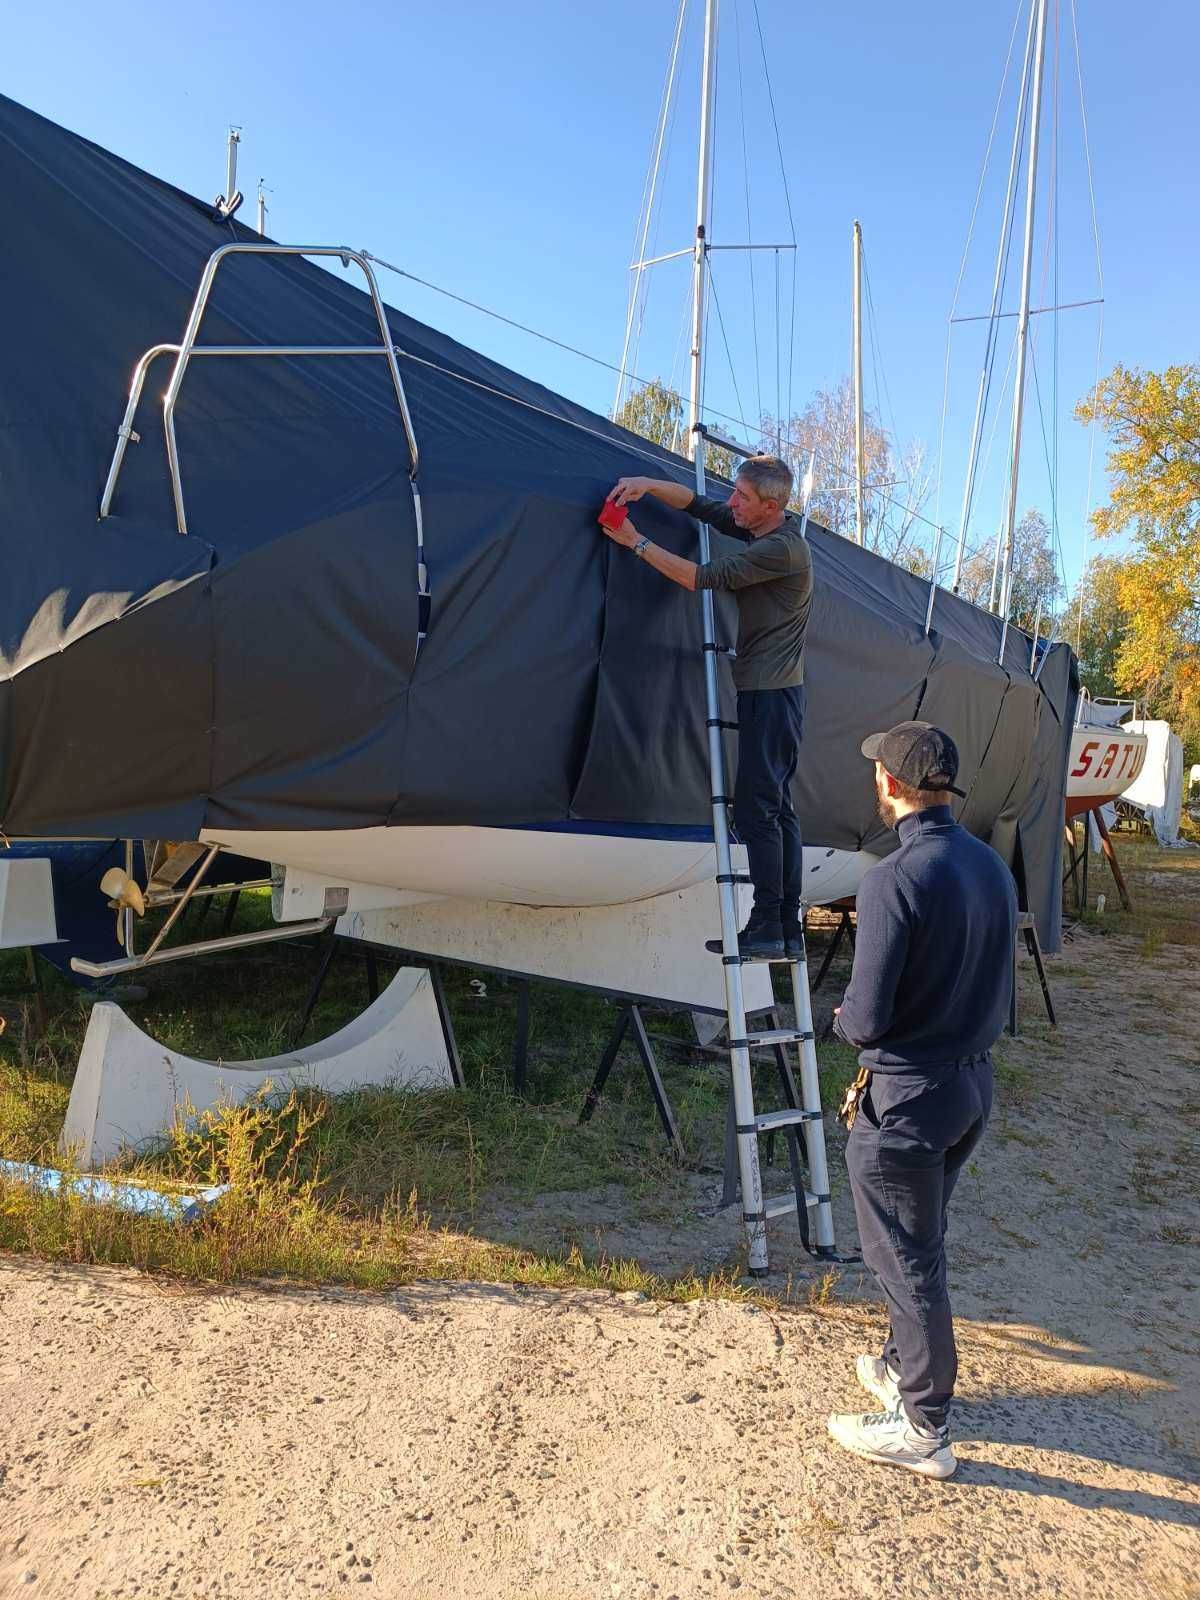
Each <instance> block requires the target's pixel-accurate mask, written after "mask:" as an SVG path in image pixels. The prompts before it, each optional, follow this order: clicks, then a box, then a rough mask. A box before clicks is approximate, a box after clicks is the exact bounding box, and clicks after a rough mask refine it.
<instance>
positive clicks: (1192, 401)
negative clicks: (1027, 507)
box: [1076, 363, 1200, 760]
mask: <svg viewBox="0 0 1200 1600" xmlns="http://www.w3.org/2000/svg"><path fill="white" fill-rule="evenodd" d="M1076 415H1077V416H1078V417H1079V419H1080V420H1081V421H1082V422H1085V423H1090V422H1093V421H1094V422H1095V423H1096V424H1097V425H1098V426H1099V427H1101V428H1103V429H1104V431H1105V432H1106V433H1107V435H1108V438H1109V454H1108V470H1109V474H1110V477H1111V484H1110V494H1109V503H1108V505H1106V506H1102V507H1100V509H1099V510H1098V511H1096V512H1095V513H1094V514H1093V518H1092V521H1093V524H1094V526H1095V529H1096V532H1097V534H1098V535H1099V536H1100V537H1101V538H1108V537H1110V536H1111V535H1113V534H1118V533H1129V534H1131V535H1132V539H1133V552H1132V554H1131V555H1130V556H1129V557H1128V559H1126V560H1125V561H1123V562H1121V563H1120V565H1119V570H1118V572H1117V578H1116V584H1117V595H1118V598H1119V601H1120V606H1121V610H1122V613H1123V617H1124V621H1123V626H1122V633H1121V641H1120V646H1119V649H1118V651H1117V659H1116V671H1117V675H1118V676H1119V677H1120V678H1121V679H1122V680H1123V682H1124V684H1125V687H1126V689H1127V690H1133V691H1135V692H1137V693H1139V694H1142V695H1144V696H1145V697H1146V698H1147V699H1148V700H1149V702H1150V704H1151V706H1152V707H1155V708H1156V709H1157V712H1158V714H1159V715H1161V716H1165V717H1166V718H1167V720H1168V721H1170V722H1172V723H1173V724H1174V726H1175V730H1176V732H1177V733H1179V734H1180V735H1181V737H1182V738H1183V739H1184V741H1185V743H1186V744H1187V745H1188V747H1189V752H1190V757H1191V759H1193V760H1194V759H1195V758H1196V755H1197V753H1200V365H1197V364H1196V363H1191V364H1187V365H1182V366H1172V367H1168V368H1166V370H1165V371H1163V372H1161V373H1158V372H1142V371H1140V370H1139V369H1137V368H1129V367H1123V366H1117V367H1114V369H1113V370H1112V372H1110V373H1109V375H1108V377H1107V378H1105V379H1104V380H1103V381H1102V382H1101V383H1100V384H1099V385H1098V386H1097V389H1096V393H1095V394H1094V395H1093V396H1090V397H1089V398H1088V399H1086V400H1084V401H1082V402H1081V403H1080V405H1079V406H1078V408H1077V411H1076Z"/></svg>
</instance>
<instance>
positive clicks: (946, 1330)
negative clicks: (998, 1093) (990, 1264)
mask: <svg viewBox="0 0 1200 1600" xmlns="http://www.w3.org/2000/svg"><path fill="white" fill-rule="evenodd" d="M991 1109H992V1062H991V1057H990V1056H980V1057H976V1058H975V1059H974V1060H973V1061H968V1062H963V1063H961V1064H959V1065H957V1066H949V1067H934V1068H929V1069H923V1070H920V1071H916V1072H902V1073H899V1072H897V1073H893V1072H873V1073H872V1074H871V1080H870V1083H869V1084H868V1086H867V1088H866V1090H865V1092H864V1094H863V1098H862V1102H861V1104H860V1105H859V1108H858V1115H857V1117H856V1118H855V1119H854V1126H853V1128H851V1130H850V1137H849V1140H848V1141H847V1144H846V1165H847V1167H848V1168H849V1171H850V1188H851V1192H852V1193H853V1195H854V1211H855V1215H856V1217H857V1219H858V1235H859V1239H860V1241H861V1243H862V1252H863V1260H864V1261H865V1262H866V1264H867V1266H868V1267H870V1269H871V1271H872V1272H873V1273H874V1274H875V1276H876V1278H877V1279H878V1280H879V1287H880V1288H881V1289H882V1291H883V1296H884V1299H885V1300H886V1301H887V1306H888V1311H889V1312H890V1314H891V1328H890V1329H889V1331H888V1337H887V1342H886V1343H885V1345H884V1347H883V1356H884V1359H885V1360H886V1361H887V1363H888V1365H889V1366H890V1367H891V1369H892V1371H893V1372H898V1373H899V1374H900V1397H901V1400H902V1401H903V1404H904V1409H905V1411H906V1412H907V1414H908V1417H909V1420H910V1421H912V1422H915V1423H916V1424H917V1425H918V1427H922V1428H941V1427H944V1426H945V1424H946V1421H947V1418H948V1417H949V1414H950V1401H951V1398H952V1396H953V1394H954V1382H955V1379H956V1378H957V1376H958V1352H957V1350H956V1349H955V1345H954V1323H953V1321H952V1318H951V1314H950V1295H949V1293H948V1291H947V1287H946V1243H945V1241H946V1208H947V1206H948V1205H949V1204H950V1196H951V1195H952V1194H953V1193H954V1186H955V1184H956V1183H957V1182H958V1177H959V1174H960V1173H961V1171H962V1169H963V1165H964V1164H965V1162H966V1161H967V1159H968V1157H969V1156H970V1154H971V1152H972V1151H973V1150H974V1148H975V1146H976V1145H977V1144H978V1143H979V1140H980V1138H981V1136H982V1134H983V1130H984V1128H985V1127H986V1125H987V1119H988V1116H989V1113H990V1112H991Z"/></svg>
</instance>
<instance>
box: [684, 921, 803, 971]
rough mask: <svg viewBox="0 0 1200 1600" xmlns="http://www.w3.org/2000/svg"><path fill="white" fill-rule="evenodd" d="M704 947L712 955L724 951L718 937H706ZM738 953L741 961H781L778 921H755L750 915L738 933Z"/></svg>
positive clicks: (781, 952)
mask: <svg viewBox="0 0 1200 1600" xmlns="http://www.w3.org/2000/svg"><path fill="white" fill-rule="evenodd" d="M704 948H705V949H706V950H708V951H710V952H711V953H712V954H713V955H714V956H719V955H724V953H725V946H724V945H723V944H722V943H721V941H720V939H706V940H705V941H704ZM738 955H740V956H741V958H742V960H743V961H782V959H783V955H784V948H783V928H782V927H781V926H780V924H779V923H778V922H755V920H754V919H753V917H752V918H751V919H750V921H749V922H748V923H747V924H746V926H745V927H744V928H743V929H742V931H741V932H740V933H739V934H738Z"/></svg>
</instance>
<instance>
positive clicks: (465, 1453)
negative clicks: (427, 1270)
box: [0, 932, 1200, 1600]
mask: <svg viewBox="0 0 1200 1600" xmlns="http://www.w3.org/2000/svg"><path fill="white" fill-rule="evenodd" d="M1196 956H1197V951H1196V950H1195V949H1189V948H1186V947H1182V946H1177V945H1168V946H1166V947H1164V948H1162V949H1159V950H1158V951H1156V952H1153V953H1152V956H1151V957H1147V956H1146V955H1145V953H1144V952H1141V951H1140V950H1139V946H1138V944H1137V942H1135V941H1134V940H1131V939H1125V938H1114V937H1109V938H1100V937H1098V936H1096V935H1088V934H1086V933H1083V932H1081V934H1080V936H1079V937H1078V938H1077V939H1076V940H1075V942H1074V943H1073V944H1071V945H1069V946H1068V947H1067V950H1066V952H1065V953H1064V955H1063V957H1062V958H1060V959H1059V960H1057V961H1055V962H1054V963H1053V968H1052V981H1053V984H1054V990H1055V994H1056V997H1057V999H1058V1001H1059V1005H1060V1009H1061V1013H1062V1026H1061V1028H1060V1030H1059V1031H1058V1032H1057V1033H1055V1034H1051V1033H1050V1032H1049V1030H1047V1029H1046V1028H1045V1026H1044V1021H1042V1020H1040V1019H1039V1011H1038V1006H1039V1004H1040V1002H1039V1001H1038V1000H1037V999H1036V996H1035V993H1034V991H1033V990H1031V989H1030V988H1029V986H1028V985H1026V992H1025V998H1024V1010H1023V1016H1024V1018H1025V1031H1024V1035H1023V1037H1022V1039H1020V1040H1019V1041H1016V1042H1014V1043H1011V1044H1009V1045H1008V1046H1007V1047H1006V1050H1007V1055H1008V1060H1009V1062H1010V1063H1011V1064H1012V1066H1013V1067H1015V1068H1017V1069H1018V1076H1017V1079H1016V1080H1015V1081H1014V1080H1013V1079H1012V1077H1011V1074H1010V1080H1009V1084H1008V1088H1007V1090H1006V1091H1005V1093H1003V1094H1002V1095H1001V1097H1000V1099H999V1101H998V1106H997V1112H996V1116H995V1120H994V1123H993V1127H992V1130H991V1132H990V1135H989V1139H988V1141H987V1143H986V1144H985V1146H984V1147H983V1148H982V1150H981V1152H980V1156H979V1159H978V1161H977V1162H973V1163H972V1165H971V1168H970V1169H969V1171H968V1174H967V1177H966V1178H965V1179H964V1181H963V1184H962V1185H961V1188H960V1192H959V1195H958V1196H957V1197H956V1200H955V1205H954V1214H953V1232H952V1239H951V1273H952V1284H953V1288H954V1293H955V1300H956V1306H957V1309H958V1312H959V1315H960V1343H961V1348H962V1365H963V1371H962V1385H961V1395H962V1399H963V1402H964V1403H963V1404H962V1406H961V1407H960V1408H959V1411H958V1413H957V1415H956V1419H955V1426H956V1436H957V1447H958V1450H959V1454H960V1458H961V1460H962V1462H963V1466H962V1467H961V1469H960V1472H959V1476H958V1477H957V1478H956V1479H954V1480H951V1481H950V1482H949V1483H947V1484H930V1483H927V1482H924V1481H921V1480H914V1479H910V1478H908V1477H906V1476H904V1475H902V1474H899V1473H897V1472H895V1471H894V1470H891V1469H887V1468H882V1467H872V1466H869V1465H865V1464H862V1465H860V1464H858V1463H856V1462H854V1461H853V1460H852V1459H850V1458H848V1457H846V1456H843V1455H842V1454H840V1453H839V1452H836V1451H835V1450H834V1449H833V1447H832V1446H831V1445H830V1444H829V1443H828V1441H827V1439H826V1437H825V1433H824V1424H823V1419H824V1415H825V1413H826V1412H827V1411H828V1410H829V1409H830V1408H831V1407H836V1408H848V1407H851V1406H858V1405H860V1404H865V1402H864V1401H863V1399H862V1397H861V1396H860V1394H859V1392H858V1391H857V1389H856V1387H855V1385H854V1383H853V1380H852V1379H851V1377H850V1370H851V1364H852V1361H853V1357H854V1355H855V1354H856V1353H857V1352H858V1351H859V1350H861V1349H865V1348H870V1347H872V1346H873V1345H874V1344H875V1342H876V1341H877V1339H878V1337H879V1331H880V1324H879V1322H878V1315H877V1311H876V1310H875V1308H874V1307H873V1306H872V1305H871V1304H870V1303H869V1302H868V1301H867V1300H864V1298H863V1296H864V1295H868V1294H869V1293H870V1286H869V1284H868V1283H866V1282H865V1281H864V1280H863V1279H862V1277H861V1275H860V1274H857V1273H854V1272H849V1273H847V1274H846V1275H845V1277H844V1278H843V1280H842V1282H841V1283H840V1284H839V1285H838V1286H837V1291H836V1293H837V1298H836V1300H835V1302H834V1303H833V1304H831V1305H830V1306H828V1307H826V1308H824V1309H822V1310H813V1309H808V1308H804V1309H796V1308H789V1309H785V1310H779V1311H774V1312H771V1313H767V1312H765V1311H762V1310H757V1309H753V1308H749V1307H744V1306H736V1305H732V1304H729V1303H725V1302H703V1303H699V1304H695V1305H691V1306H688V1307H661V1308H660V1307H657V1306H655V1305H654V1304H652V1303H650V1302H647V1301H644V1300H641V1299H639V1298H637V1297H627V1298H624V1299H613V1298H611V1297H608V1296H604V1295H596V1294H585V1293H569V1294H558V1295H556V1294H549V1293H544V1292H523V1291H519V1290H512V1289H500V1288H486V1287H482V1288H481V1287H478V1286H469V1285H450V1284H426V1285H420V1286H417V1287H415V1288H411V1289H407V1290H404V1291H401V1292H398V1293H396V1294H393V1295H389V1296H387V1297H380V1298H375V1297H369V1296H365V1295H358V1294H353V1293H345V1292H337V1291H327V1292H307V1291H304V1292H301V1291H292V1290H287V1289H278V1288H267V1289H255V1288H245V1289H241V1290H238V1291H237V1292H234V1293H229V1294H215V1293H211V1292H204V1291H197V1290H194V1289H179V1288H174V1287H169V1286H165V1285H162V1284H159V1283H155V1282H153V1281H149V1280H147V1279H144V1278H140V1277H138V1276H136V1275H134V1274H130V1273H125V1272H119V1271H115V1270H97V1269H91V1270H84V1269H71V1268H62V1267H58V1268H55V1267H49V1266H44V1265H39V1264H37V1263H35V1262H31V1261H28V1260H24V1259H17V1258H0V1318H2V1320H0V1328H2V1329H3V1342H2V1344H0V1596H7V1595H9V1594H17V1595H30V1596H36V1595H42V1596H54V1597H56V1600H57V1597H63V1600H66V1597H70V1600H118V1597H121V1600H123V1597H132V1596H139V1597H142V1600H160V1597H170V1596H180V1597H191V1596H213V1597H217V1596H219V1597H222V1600H224V1597H230V1600H242V1597H251V1596H253V1597H255V1600H257V1597H264V1600H269V1597H273V1596H280V1597H282V1596H290V1595H293V1594H295V1593H298V1592H306V1591H307V1592H310V1593H318V1594H325V1593H333V1592H341V1591H342V1589H343V1586H344V1585H345V1584H348V1583H363V1584H370V1585H371V1586H372V1587H371V1588H370V1589H369V1590H366V1591H364V1592H369V1593H372V1594H380V1595H388V1596H391V1595H395V1596H410V1595H411V1596H420V1597H422V1600H443V1597H447V1600H475V1597H480V1600H483V1597H488V1600H492V1597H495V1600H499V1597H509V1596H511V1597H514V1600H515V1597H517V1596H520V1597H521V1600H642V1597H646V1600H670V1597H671V1596H676V1597H678V1600H685V1597H688V1600H690V1597H692V1596H697V1597H699V1596H710V1595H720V1594H722V1593H724V1592H725V1591H726V1590H728V1589H737V1588H740V1589H742V1590H743V1591H744V1592H745V1593H746V1594H748V1595H752V1596H755V1597H758V1596H762V1597H764V1600H774V1597H777V1600H792V1597H795V1596H804V1597H806V1600H807V1597H811V1600H827V1597H834V1596H851V1597H856V1596H860V1595H861V1596H901V1597H917V1596H925V1595H930V1596H935V1595H936V1596H938V1597H939V1600H959V1597H965V1596H972V1597H974V1596H984V1597H990V1596H1005V1597H1024V1596H1027V1597H1029V1600H1034V1597H1036V1600H1044V1597H1063V1600H1071V1597H1075V1596H1079V1597H1081V1600H1082V1597H1087V1600H1096V1597H1097V1596H1103V1597H1105V1600H1107V1597H1108V1596H1113V1597H1118V1600H1125V1597H1130V1600H1137V1597H1142V1596H1146V1597H1150V1596H1154V1597H1158V1600H1184V1597H1192V1600H1194V1597H1200V1578H1198V1576H1197V1575H1198V1574H1200V1489H1198V1487H1197V1484H1198V1482H1200V1468H1198V1463H1197V1456H1196V1449H1197V1443H1198V1441H1200V1337H1198V1336H1197V1328H1198V1327H1200V1261H1198V1259H1197V1245H1198V1244H1200V1207H1198V1206H1197V1178H1198V1176H1200V1082H1198V1072H1200V1069H1198V1064H1197V1048H1196V1040H1197V1039H1198V1038H1200V990H1198V986H1197V984H1196V977H1195V967H1196ZM1022 1074H1023V1076H1022ZM833 1139H834V1147H835V1156H834V1167H835V1172H837V1171H840V1167H841V1162H840V1156H839V1155H838V1154H837V1153H836V1151H837V1138H836V1135H833ZM713 1188H714V1184H713V1180H712V1179H711V1178H710V1177H709V1178H706V1177H703V1176H695V1177H691V1178H688V1179H687V1180H686V1182H685V1184H684V1187H683V1190H682V1195H681V1197H677V1198H679V1199H681V1201H682V1203H680V1204H678V1206H677V1208H676V1209H674V1210H673V1212H672V1213H671V1214H670V1218H669V1220H668V1221H663V1220H662V1219H661V1218H660V1219H658V1220H654V1219H651V1218H647V1217H643V1218H642V1219H640V1220H639V1219H638V1218H637V1217H636V1216H631V1211H632V1210H633V1209H634V1208H633V1207H632V1206H631V1202H630V1197H629V1196H628V1195H627V1194H624V1195H617V1194H615V1193H613V1194H599V1195H590V1196H589V1195H584V1196H579V1195H562V1196H554V1195H551V1196H546V1197H544V1198H543V1200H542V1201H540V1202H539V1203H538V1204H537V1205H536V1206H534V1207H531V1208H522V1209H521V1210H520V1211H519V1212H516V1211H510V1212H509V1213H507V1214H506V1213H504V1212H503V1211H500V1210H498V1209H494V1210H493V1211H492V1212H491V1213H490V1214H486V1215H485V1214H482V1213H481V1215H480V1216H479V1217H477V1219H476V1227H477V1231H479V1232H481V1233H485V1234H490V1236H492V1237H501V1236H507V1237H510V1238H517V1239H521V1240H522V1241H523V1242H526V1243H531V1244H558V1243H561V1242H562V1240H563V1239H564V1238H579V1239H581V1240H582V1241H583V1242H584V1243H585V1244H587V1243H595V1242H598V1243H601V1244H603V1245H604V1246H605V1247H606V1248H608V1249H609V1250H610V1251H613V1252H614V1253H629V1254H637V1255H638V1256H640V1257H641V1259H643V1260H644V1261H645V1262H647V1263H648V1264H649V1265H652V1266H655V1267H657V1268H659V1269H660V1270H672V1269H675V1268H681V1267H684V1266H686V1265H689V1264H692V1263H696V1264H700V1265H705V1264H712V1263H713V1262H714V1261H715V1260H717V1259H720V1258H722V1257H724V1256H725V1255H726V1254H727V1253H728V1251H729V1249H730V1248H731V1247H732V1246H733V1245H735V1244H736V1240H737V1225H736V1221H735V1220H728V1221H725V1220H722V1219H719V1218H713V1217H712V1216H711V1215H702V1214H701V1212H702V1210H704V1209H705V1208H706V1207H707V1206H708V1205H709V1204H710V1203H711V1200H712V1198H713V1194H712V1191H713ZM673 1204H674V1202H673ZM838 1215H839V1227H840V1230H841V1236H842V1238H843V1239H847V1240H849V1239H852V1229H851V1226H850V1221H849V1208H848V1204H847V1201H846V1196H845V1193H844V1189H843V1192H842V1193H840V1194H839V1196H838ZM773 1255H774V1260H775V1263H776V1265H777V1266H779V1267H781V1268H783V1269H784V1270H785V1271H786V1270H787V1269H789V1268H792V1267H795V1268H796V1269H797V1270H798V1271H801V1272H803V1271H805V1270H806V1263H805V1261H804V1258H803V1257H802V1255H801V1253H800V1252H799V1250H798V1248H797V1245H796V1242H795V1237H794V1230H792V1231H789V1230H787V1229H785V1228H780V1229H779V1230H777V1231H776V1233H775V1237H774V1241H773ZM807 1270H808V1281H809V1282H812V1281H813V1274H812V1272H811V1269H810V1268H809V1269H807ZM775 1281H776V1283H777V1284H778V1283H779V1282H780V1280H778V1279H777V1280H775ZM803 1287H804V1285H803V1282H802V1284H801V1288H802V1290H803Z"/></svg>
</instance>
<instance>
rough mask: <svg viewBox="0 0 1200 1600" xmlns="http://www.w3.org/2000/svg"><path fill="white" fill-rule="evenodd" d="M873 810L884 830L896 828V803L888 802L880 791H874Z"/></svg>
mask: <svg viewBox="0 0 1200 1600" xmlns="http://www.w3.org/2000/svg"><path fill="white" fill-rule="evenodd" d="M875 810H876V812H877V813H878V815H879V820H880V822H882V823H883V825H884V827H885V828H894V827H895V826H896V802H895V801H894V800H889V799H888V797H887V795H886V794H884V793H883V791H882V790H881V789H876V791H875Z"/></svg>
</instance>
